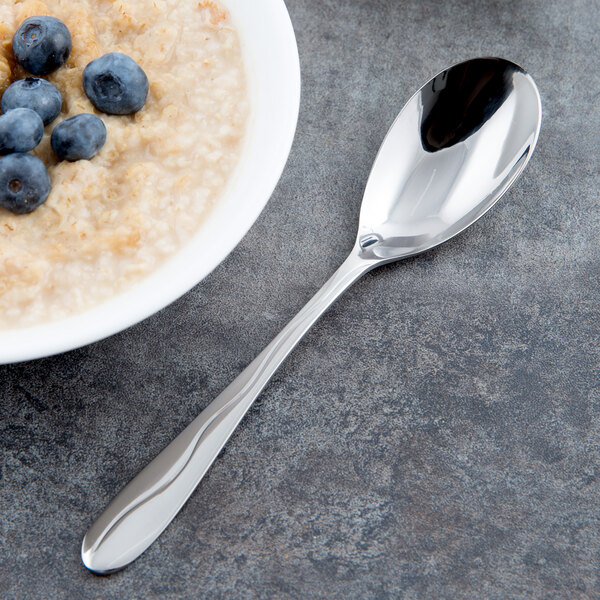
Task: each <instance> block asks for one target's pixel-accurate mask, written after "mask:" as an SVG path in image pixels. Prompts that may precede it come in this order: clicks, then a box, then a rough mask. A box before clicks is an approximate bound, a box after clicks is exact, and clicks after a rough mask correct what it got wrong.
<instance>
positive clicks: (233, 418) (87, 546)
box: [81, 58, 542, 574]
mask: <svg viewBox="0 0 600 600" xmlns="http://www.w3.org/2000/svg"><path fill="white" fill-rule="evenodd" d="M541 117H542V112H541V102H540V96H539V93H538V90H537V87H536V85H535V82H534V81H533V79H532V78H531V76H530V75H528V74H527V73H525V71H523V69H522V68H521V67H519V66H518V65H516V64H514V63H512V62H509V61H507V60H504V59H500V58H476V59H472V60H468V61H466V62H462V63H460V64H457V65H454V66H452V67H450V68H448V69H446V70H444V71H442V72H441V73H439V74H438V75H436V76H435V77H434V78H433V79H431V80H430V81H429V82H428V83H426V84H425V85H424V86H423V87H422V88H421V89H420V90H419V91H418V92H417V93H416V94H415V95H414V96H413V97H412V98H411V99H410V100H409V101H408V103H407V104H406V105H405V107H404V108H403V109H402V111H401V112H400V114H399V115H398V117H397V118H396V120H395V121H394V123H393V125H392V127H391V128H390V130H389V132H388V134H387V136H386V137H385V140H384V141H383V144H382V146H381V148H380V150H379V153H378V154H377V158H376V159H375V163H374V165H373V168H372V170H371V174H370V175H369V179H368V182H367V186H366V189H365V193H364V199H363V204H362V208H361V212H360V222H359V229H358V236H357V239H356V244H355V246H354V248H353V250H352V252H351V253H350V255H349V257H348V258H347V259H346V261H345V262H344V263H343V264H342V266H341V267H340V268H339V269H338V270H337V272H336V273H335V274H334V275H333V276H332V277H331V279H330V280H329V281H328V282H327V283H326V284H325V285H324V286H323V288H322V289H321V290H320V291H319V292H317V294H316V295H315V296H314V297H313V299H312V300H310V301H309V302H308V304H307V305H306V306H305V307H304V308H303V309H302V310H301V311H300V312H299V313H298V315H297V316H296V317H295V318H294V319H293V320H292V321H291V322H290V323H289V324H288V325H287V326H286V327H285V328H284V329H283V331H282V332H281V333H280V334H279V335H278V336H277V337H276V338H275V339H274V340H273V341H272V342H271V343H270V344H269V345H268V346H267V347H266V348H265V349H264V350H263V351H262V352H261V353H260V354H259V355H258V356H257V357H256V358H255V359H254V361H253V362H252V363H250V365H249V366H248V367H247V368H246V369H245V370H244V371H242V373H241V374H240V375H239V376H238V377H237V378H236V379H235V380H234V381H233V383H231V384H230V385H229V386H228V387H227V388H226V389H225V390H224V391H223V392H222V393H221V394H220V395H219V396H218V397H217V398H216V399H215V400H214V401H213V402H212V403H211V404H210V405H209V406H208V407H207V408H205V409H204V411H202V413H201V414H200V415H199V416H198V417H197V418H196V419H195V420H194V421H193V422H192V423H191V424H190V425H189V426H188V427H187V428H186V429H185V430H184V431H183V432H182V433H181V434H180V435H179V436H178V437H177V438H175V440H174V441H173V442H171V443H170V444H169V445H168V446H167V447H166V448H165V449H164V450H163V451H162V452H161V453H160V454H159V455H158V456H157V457H156V458H155V459H154V460H153V461H152V462H150V463H149V464H148V466H146V467H145V468H144V469H143V470H142V471H141V472H140V473H139V475H137V476H136V477H135V478H134V479H133V480H132V481H131V482H130V483H129V484H128V485H127V486H126V487H125V488H124V489H123V490H122V491H121V492H120V494H119V495H118V496H116V498H115V499H114V500H113V501H112V502H111V504H109V506H108V507H107V508H106V509H105V511H104V512H103V513H102V514H101V515H100V517H98V519H97V520H96V522H95V523H94V524H93V525H92V527H91V528H90V529H89V531H88V532H87V534H86V536H85V538H84V540H83V544H82V549H81V557H82V560H83V563H84V564H85V566H86V567H87V568H88V569H90V570H92V571H94V572H96V573H104V574H106V573H111V572H113V571H116V570H119V569H121V568H123V567H125V566H126V565H127V564H129V563H130V562H132V561H133V560H135V559H136V558H137V557H138V556H139V555H140V554H141V553H142V552H144V550H146V548H148V546H150V544H152V542H153V541H154V540H155V539H156V538H157V537H158V536H159V535H160V534H161V533H162V531H163V530H164V529H165V528H166V527H167V525H168V524H169V523H170V522H171V520H172V519H173V518H174V517H175V515H176V514H177V513H178V511H179V510H180V509H181V507H182V506H183V505H184V503H185V502H186V500H187V499H188V498H189V496H190V494H191V493H192V492H193V491H194V489H195V488H196V486H197V485H198V484H199V483H200V480H201V479H202V477H203V476H204V474H205V473H206V471H207V470H208V469H209V467H210V465H211V464H212V462H213V461H214V460H215V458H216V457H217V455H218V454H219V452H220V450H221V448H223V446H224V444H225V443H226V442H227V440H228V439H229V437H230V436H231V434H232V433H233V431H234V430H235V428H236V427H237V425H238V423H239V422H240V420H241V419H242V417H243V416H244V415H245V414H246V412H247V411H248V409H249V408H250V406H251V405H252V403H253V402H254V400H255V399H256V397H257V396H258V395H259V394H260V392H261V391H262V389H263V388H264V387H265V385H266V384H267V382H268V381H269V379H270V378H271V376H272V375H273V374H274V372H275V371H276V370H277V368H278V367H279V366H280V365H281V363H282V362H283V360H284V359H285V358H286V357H287V356H288V354H289V353H290V352H291V351H292V350H293V349H294V347H295V346H296V345H297V343H298V342H299V341H300V339H301V338H302V336H303V335H304V334H305V333H306V332H307V331H308V329H309V328H310V327H311V326H312V325H313V323H315V321H316V320H317V319H318V318H319V317H320V316H321V315H322V314H323V312H324V311H325V310H326V309H327V308H328V307H329V306H330V305H331V304H332V303H333V302H334V301H335V300H336V299H337V298H338V297H339V296H340V295H341V294H342V293H343V292H344V291H345V290H346V289H348V287H350V286H351V285H352V284H353V283H354V282H355V281H356V280H357V279H359V278H360V277H361V276H362V275H364V274H365V273H367V272H368V271H370V270H371V269H373V268H375V267H377V266H379V265H383V264H386V263H390V262H393V261H396V260H400V259H403V258H406V257H408V256H413V255H415V254H419V253H421V252H424V251H425V250H428V249H430V248H433V247H434V246H437V245H439V244H441V243H442V242H445V241H446V240H449V239H450V238H452V237H454V236H455V235H457V234H458V233H460V232H461V231H463V230H464V229H465V228H467V227H468V226H469V225H471V224H472V223H474V222H475V221H476V220H477V219H479V218H480V217H481V216H482V215H483V214H484V213H486V212H487V211H488V210H489V209H490V208H491V207H492V205H493V204H494V203H495V202H496V201H497V200H498V199H499V198H500V196H502V195H503V194H504V192H506V190H507V189H508V188H509V187H510V185H511V184H512V183H513V182H514V181H515V179H516V178H517V177H518V176H519V174H520V173H521V172H522V170H523V168H524V167H525V165H526V164H527V162H528V161H529V159H530V157H531V154H532V152H533V150H534V147H535V144H536V142H537V138H538V135H539V131H540V125H541Z"/></svg>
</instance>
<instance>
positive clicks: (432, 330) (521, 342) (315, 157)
mask: <svg viewBox="0 0 600 600" xmlns="http://www.w3.org/2000/svg"><path fill="white" fill-rule="evenodd" d="M287 3H288V6H289V9H290V12H291V16H292V20H293V23H294V26H295V29H296V33H297V36H298V43H299V48H300V56H301V62H302V71H303V98H302V109H301V114H300V121H299V125H298V133H297V136H296V141H295V144H294V147H293V150H292V153H291V156H290V160H289V163H288V165H287V168H286V170H285V172H284V175H283V178H282V180H281V182H280V185H279V187H278V188H277V190H276V192H275V194H274V195H273V198H272V199H271V201H270V203H269V204H268V206H267V208H266V209H265V211H264V213H263V214H262V216H261V217H260V219H259V220H258V222H257V223H256V225H255V226H254V227H253V228H252V230H251V231H250V233H249V234H248V235H247V236H246V237H245V238H244V240H243V241H242V243H241V244H240V245H239V247H238V248H237V249H236V250H235V251H234V252H233V253H232V254H231V256H230V257H229V258H228V259H227V260H226V261H225V262H224V263H223V264H222V265H221V266H220V267H219V268H218V269H217V270H216V271H215V272H214V273H213V274H212V275H210V276H209V277H208V278H207V279H206V280H205V281H203V282H202V283H201V284H200V285H199V286H198V287H197V288H195V289H194V290H193V291H192V292H190V293H189V294H187V295H186V296H185V297H184V298H183V299H181V300H180V301H178V302H176V303H175V304H174V305H172V306H170V307H169V308H167V309H165V310H163V311H162V312H161V313H160V314H158V315H156V316H154V317H153V318H151V319H148V320H147V321H145V322H144V323H142V324H140V325H138V326H136V327H134V328H132V329H130V330H128V331H126V332H124V333H121V334H119V335H116V336H114V337H112V338H110V339H108V340H105V341H103V342H100V343H98V344H94V345H93V346H89V347H86V348H83V349H81V350H77V351H75V352H71V353H69V354H66V355H63V356H58V357H55V358H49V359H46V360H40V361H37V362H32V363H28V364H20V365H13V366H9V367H6V366H5V367H0V399H1V401H0V436H1V437H0V480H1V488H0V598H2V599H4V598H9V599H11V600H12V599H27V600H32V599H44V600H47V599H63V598H68V599H76V600H85V599H94V600H96V599H117V600H121V599H144V600H146V599H161V600H171V599H188V598H189V599H195V598H211V599H220V598H223V599H253V598H281V599H284V598H302V599H307V598H353V599H354V598H356V599H384V598H390V599H392V598H393V599H396V598H406V599H409V598H410V599H417V598H419V599H420V598H477V599H481V598H497V599H507V598H545V599H550V598H569V599H572V598H595V597H599V596H600V580H599V566H600V532H599V525H600V493H599V485H600V420H599V417H600V349H599V334H600V309H599V307H600V287H599V285H598V283H599V271H600V270H599V267H600V250H599V247H600V246H599V239H600V204H599V192H598V190H599V189H600V186H599V183H600V181H599V179H600V177H599V166H598V165H599V160H598V155H599V149H600V144H599V139H600V138H599V134H600V126H599V113H600V105H599V104H600V101H599V98H600V68H599V67H600V65H599V51H598V23H599V22H600V4H599V3H598V1H597V0H567V1H564V2H558V1H557V0H552V1H549V0H520V1H519V0H506V1H494V0H489V1H488V0H486V1H479V0H472V1H463V2H459V1H451V0H445V1H440V0H412V1H406V2H405V1H400V0H288V2H287ZM477 55H498V56H503V57H506V58H509V59H512V60H514V61H516V62H518V63H520V64H522V65H523V66H524V67H525V68H526V69H527V70H528V71H529V72H530V73H531V74H532V75H533V76H534V78H535V80H536V82H537V84H538V86H539V88H540V91H541V94H542V101H543V106H544V122H543V126H542V134H541V137H540V140H539V144H538V148H537V150H536V153H535V154H534V157H533V159H532V161H531V163H530V165H529V166H528V168H527V169H526V171H525V173H524V175H523V177H522V178H521V179H520V180H519V181H518V183H517V184H516V185H515V187H514V188H513V189H512V190H511V191H510V193H509V194H508V195H507V196H505V197H504V198H503V199H502V201H501V202H500V203H499V204H498V205H497V206H496V207H495V208H494V209H493V210H492V211H491V212H490V213H489V214H488V215H487V216H486V217H485V218H484V219H483V220H481V221H480V222H479V223H477V224H476V225H475V226H474V227H473V228H471V229H470V230H469V231H468V232H466V233H464V234H463V235H461V236H459V237H458V238H457V239H455V240H453V241H451V242H449V243H448V244H446V245H444V246H443V247H441V248H439V249H437V250H435V251H431V252H429V253H428V254H426V255H423V256H421V257H419V258H415V259H411V260H408V261H406V262H405V263H402V264H398V265H395V266H390V267H384V268H382V269H379V270H378V271H376V272H373V273H372V274H369V275H368V276H366V277H365V278H364V279H363V280H362V281H360V282H359V283H358V284H357V285H356V286H355V287H354V288H353V289H351V290H350V291H349V292H348V293H347V294H346V295H345V296H344V297H343V298H342V299H341V300H340V301H339V302H338V303H337V304H336V305H335V307H334V308H333V309H332V310H331V311H330V312H329V313H328V314H327V315H326V316H325V317H324V318H323V319H322V320H321V321H320V322H319V323H318V324H317V326H316V327H315V328H314V329H313V330H312V331H311V332H310V333H309V335H308V336H307V337H306V339H305V340H304V341H303V342H302V343H301V345H300V346H299V347H298V349H297V350H296V351H295V353H294V354H293V355H292V356H291V358H290V359H289V360H288V361H287V362H286V363H285V364H284V366H283V367H282V368H281V370H280V371H279V373H278V374H277V376H276V377H275V378H274V380H273V381H272V383H271V384H270V385H269V386H268V388H267V389H266V391H265V392H264V393H263V395H262V396H261V398H260V402H259V404H258V405H257V406H256V408H254V409H253V410H252V411H251V413H250V414H249V416H248V417H247V418H246V419H245V420H244V422H243V424H242V426H241V427H240V429H239V430H238V431H237V432H236V433H235V435H234V436H233V438H232V440H231V441H230V443H229V444H228V446H227V448H226V451H225V452H224V453H223V455H222V456H221V457H220V458H219V459H218V461H217V462H216V463H215V465H214V468H213V469H212V470H211V471H210V473H209V475H208V476H207V478H206V479H205V480H204V482H203V483H202V485H201V486H200V488H199V490H198V491H197V492H196V493H195V494H194V495H193V497H192V498H191V499H190V501H189V502H188V503H187V505H186V506H185V508H184V509H183V511H182V512H181V514H180V515H179V516H178V518H177V519H176V520H175V522H174V523H173V524H172V525H171V526H170V527H169V529H168V530H167V531H166V532H165V534H164V535H163V536H162V537H161V538H160V539H159V541H158V542H157V543H156V544H154V545H153V546H152V547H151V548H150V549H149V550H148V551H147V552H146V554H145V555H144V556H143V557H142V558H141V559H140V560H138V561H137V562H136V563H134V564H133V565H132V566H131V567H129V568H128V569H127V570H125V571H123V572H121V573H118V574H115V575H112V576H110V577H108V578H101V577H96V576H94V575H91V574H89V573H88V572H86V570H85V569H84V567H83V566H82V564H81V562H80V560H79V546H80V542H81V537H82V535H83V533H84V532H85V531H86V529H87V527H88V526H89V525H90V523H91V522H92V520H93V518H94V517H95V516H97V515H98V514H99V513H100V512H101V510H102V509H103V508H104V507H105V505H106V504H107V502H108V501H109V500H110V499H111V498H112V497H113V496H114V494H115V493H116V492H118V491H119V489H120V488H121V487H122V486H123V485H124V484H125V483H126V482H127V481H128V480H129V479H130V478H131V477H132V476H133V475H134V474H136V473H137V472H138V471H139V470H140V468H141V467H142V466H143V465H145V464H146V462H147V461H148V460H149V459H150V458H152V457H154V456H155V455H156V454H157V453H158V452H159V451H160V449H161V448H163V446H165V445H166V444H167V442H168V441H169V440H170V439H171V438H172V437H173V436H174V435H175V434H176V433H177V432H179V431H180V430H181V429H182V428H183V427H184V426H185V425H186V424H187V423H188V421H189V420H190V419H191V418H192V417H193V416H195V415H196V413H197V412H198V411H200V409H202V408H203V407H204V406H206V405H207V404H208V402H209V401H210V400H211V399H212V398H214V397H215V396H216V395H217V394H218V392H219V391H220V390H221V389H222V388H224V387H225V386H226V385H227V384H228V383H229V382H230V381H231V380H232V379H233V378H234V377H235V375H236V374H237V373H238V372H239V371H240V370H241V369H242V368H243V367H244V366H245V365H246V364H247V363H248V362H250V360H251V359H252V358H253V357H254V356H255V355H256V354H257V353H258V352H259V351H260V350H261V349H262V348H263V346H265V345H266V344H267V343H268V342H269V341H270V340H271V338H272V337H273V336H274V335H275V334H276V333H277V332H278V331H279V330H280V329H281V328H282V327H283V326H284V325H285V323H286V322H287V321H288V320H289V319H290V318H291V317H292V316H293V315H294V314H295V313H296V311H298V309H300V308H301V307H302V305H303V304H304V303H305V302H306V301H307V300H308V299H309V298H310V296H311V295H312V294H313V293H314V292H315V291H316V290H317V289H318V288H319V287H320V285H321V284H322V283H324V282H325V280H326V279H327V278H328V276H329V275H330V274H331V273H332V272H333V271H334V269H335V268H336V267H337V266H338V264H339V263H341V261H342V260H343V259H344V257H345V255H346V253H347V252H348V251H349V250H350V248H351V247H352V244H353V240H354V235H355V228H356V223H357V215H358V210H359V206H360V202H361V195H362V191H363V187H364V182H365V181H366V177H367V175H368V173H369V169H370V166H371V163H372V161H373V158H374V156H375V153H376V151H377V148H378V146H379V144H380V142H381V140H382V137H383V135H384V134H385V132H386V130H387V128H388V126H389V125H390V123H391V122H392V120H393V118H394V116H395V114H396V113H397V112H398V110H399V109H400V108H401V107H402V105H403V104H404V102H405V101H406V100H407V99H408V98H409V96H410V95H411V94H412V93H413V91H415V90H416V88H417V87H418V86H419V85H420V84H421V83H422V82H423V81H425V80H426V79H428V78H429V77H430V76H432V75H433V74H435V73H436V72H437V71H438V70H440V69H442V68H444V67H445V66H447V65H449V64H452V63H454V62H457V61H460V60H462V59H466V58H470V57H472V56H477Z"/></svg>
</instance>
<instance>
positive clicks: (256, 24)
mask: <svg viewBox="0 0 600 600" xmlns="http://www.w3.org/2000/svg"><path fill="white" fill-rule="evenodd" d="M185 1H192V0H185ZM221 1H222V3H223V4H224V5H225V6H226V7H227V8H228V9H229V11H230V13H231V16H232V18H233V20H234V22H235V25H236V27H237V29H238V32H239V35H240V38H241V43H242V49H243V54H244V57H245V61H246V67H247V72H248V82H249V88H250V99H251V107H252V108H251V117H250V124H249V130H248V134H247V136H246V142H245V147H244V150H243V153H242V157H241V160H240V162H239V165H238V167H237V169H236V171H235V174H234V176H233V178H232V180H231V182H230V184H229V186H228V188H227V190H226V192H225V194H224V196H223V197H222V198H221V199H220V201H219V202H218V204H217V205H216V206H215V208H214V209H213V210H212V213H211V214H210V215H209V217H208V218H207V219H206V221H205V222H204V224H203V225H202V227H201V229H200V230H199V231H198V233H197V235H196V236H195V237H194V238H193V239H192V240H191V242H190V243H188V244H187V245H186V246H185V247H184V248H182V249H181V250H180V251H179V252H177V254H175V255H174V256H173V257H172V258H170V259H169V260H168V261H167V262H166V263H165V264H164V265H163V266H162V267H161V268H160V269H158V270H157V271H155V272H154V273H152V274H151V275H150V276H149V277H148V278H146V279H144V280H143V281H142V282H141V283H140V284H138V285H137V286H135V287H133V288H130V289H129V290H127V291H126V292H123V293H121V294H119V295H118V296H116V297H114V298H113V299H111V300H110V301H108V302H105V303H103V304H101V305H99V306H97V307H95V308H93V309H92V310H89V311H87V312H85V313H83V314H80V315H77V316H73V317H70V318H68V319H64V320H61V321H56V322H50V323H47V324H44V325H41V326H36V327H31V328H27V329H20V330H13V331H6V332H0V364H6V363H13V362H20V361H24V360H31V359H35V358H41V357H44V356H50V355H52V354H57V353H59V352H65V351H67V350H72V349H74V348H78V347H80V346H84V345H86V344H90V343H92V342H95V341H98V340H100V339H102V338H105V337H108V336H110V335H112V334H114V333H117V332H118V331H121V330H123V329H125V328H127V327H130V326H131V325H134V324H135V323H138V322H139V321H141V320H143V319H145V318H146V317H149V316H150V315H152V314H153V313H155V312H157V311H158V310H160V309H161V308H164V307H165V306H167V305H168V304H170V303H171V302H173V301H174V300H176V299H177V298H179V297H180V296H182V295H183V294H184V293H186V292H187V291H188V290H190V289H191V288H192V287H194V286H195V285H196V284H197V283H198V282H200V281H201V280H202V279H203V278H204V277H206V276H207V275H208V274H209V273H210V272H211V271H212V270H213V269H214V268H215V267H216V266H217V265H218V264H219V263H220V262H221V261H222V260H223V259H224V258H225V257H226V256H227V255H228V254H229V253H230V252H231V251H232V250H233V249H234V248H235V246H236V245H237V244H238V243H239V241H240V240H241V239H242V237H243V236H244V235H245V234H246V232H247V231H248V229H250V227H251V226H252V224H253V223H254V221H255V220H256V219H257V218H258V215H259V214H260V213H261V211H262V209H263V208H264V207H265V205H266V203H267V201H268V200H269V198H270V196H271V194H272V193H273V190H274V188H275V185H276V184H277V182H278V181H279V177H280V176H281V173H282V171H283V167H284V166H285V163H286V161H287V157H288V155H289V151H290V148H291V145H292V141H293V138H294V133H295V131H296V123H297V120H298V110H299V106H300V63H299V60H298V48H297V46H296V38H295V36H294V30H293V28H292V24H291V22H290V18H289V15H288V12H287V9H286V7H285V4H284V2H283V0H221Z"/></svg>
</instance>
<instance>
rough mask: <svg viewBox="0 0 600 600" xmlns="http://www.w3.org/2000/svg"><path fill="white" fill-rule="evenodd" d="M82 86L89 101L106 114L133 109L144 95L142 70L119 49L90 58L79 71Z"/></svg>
mask: <svg viewBox="0 0 600 600" xmlns="http://www.w3.org/2000/svg"><path fill="white" fill-rule="evenodd" d="M83 87H84V89H85V93H86V94H87V96H88V98H89V99H90V100H91V102H92V104H93V105H94V106H95V107H96V108H97V109H98V110H100V111H102V112H105V113H108V114H110V115H130V114H132V113H134V112H137V111H138V110H140V109H141V108H142V107H143V106H144V104H145V103H146V98H147V97H148V77H146V73H144V71H143V70H142V69H141V67H140V66H139V65H138V64H137V63H136V62H135V61H134V60H133V59H132V58H129V56H127V55H125V54H121V53H120V52H111V53H110V54H105V55H104V56H101V57H100V58H97V59H96V60H93V61H92V62H91V63H90V64H89V65H88V66H87V67H86V68H85V70H84V72H83Z"/></svg>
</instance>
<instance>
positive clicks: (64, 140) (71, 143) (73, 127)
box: [51, 114, 106, 161]
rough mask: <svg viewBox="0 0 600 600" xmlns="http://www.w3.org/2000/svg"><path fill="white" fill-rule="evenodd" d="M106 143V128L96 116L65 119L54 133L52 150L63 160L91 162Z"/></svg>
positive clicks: (83, 115)
mask: <svg viewBox="0 0 600 600" xmlns="http://www.w3.org/2000/svg"><path fill="white" fill-rule="evenodd" d="M105 142H106V126H105V125H104V123H103V122H102V119H100V118H98V117H97V116H96V115H90V114H82V115H76V116H74V117H70V118H68V119H65V120H64V121H63V122H62V123H59V124H58V125H57V126H56V127H55V128H54V131H53V132H52V139H51V143H52V149H53V150H54V152H55V153H56V156H58V158H60V159H61V160H68V161H75V160H90V159H91V158H93V157H94V156H96V154H98V152H100V149H101V148H102V146H104V143H105Z"/></svg>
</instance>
